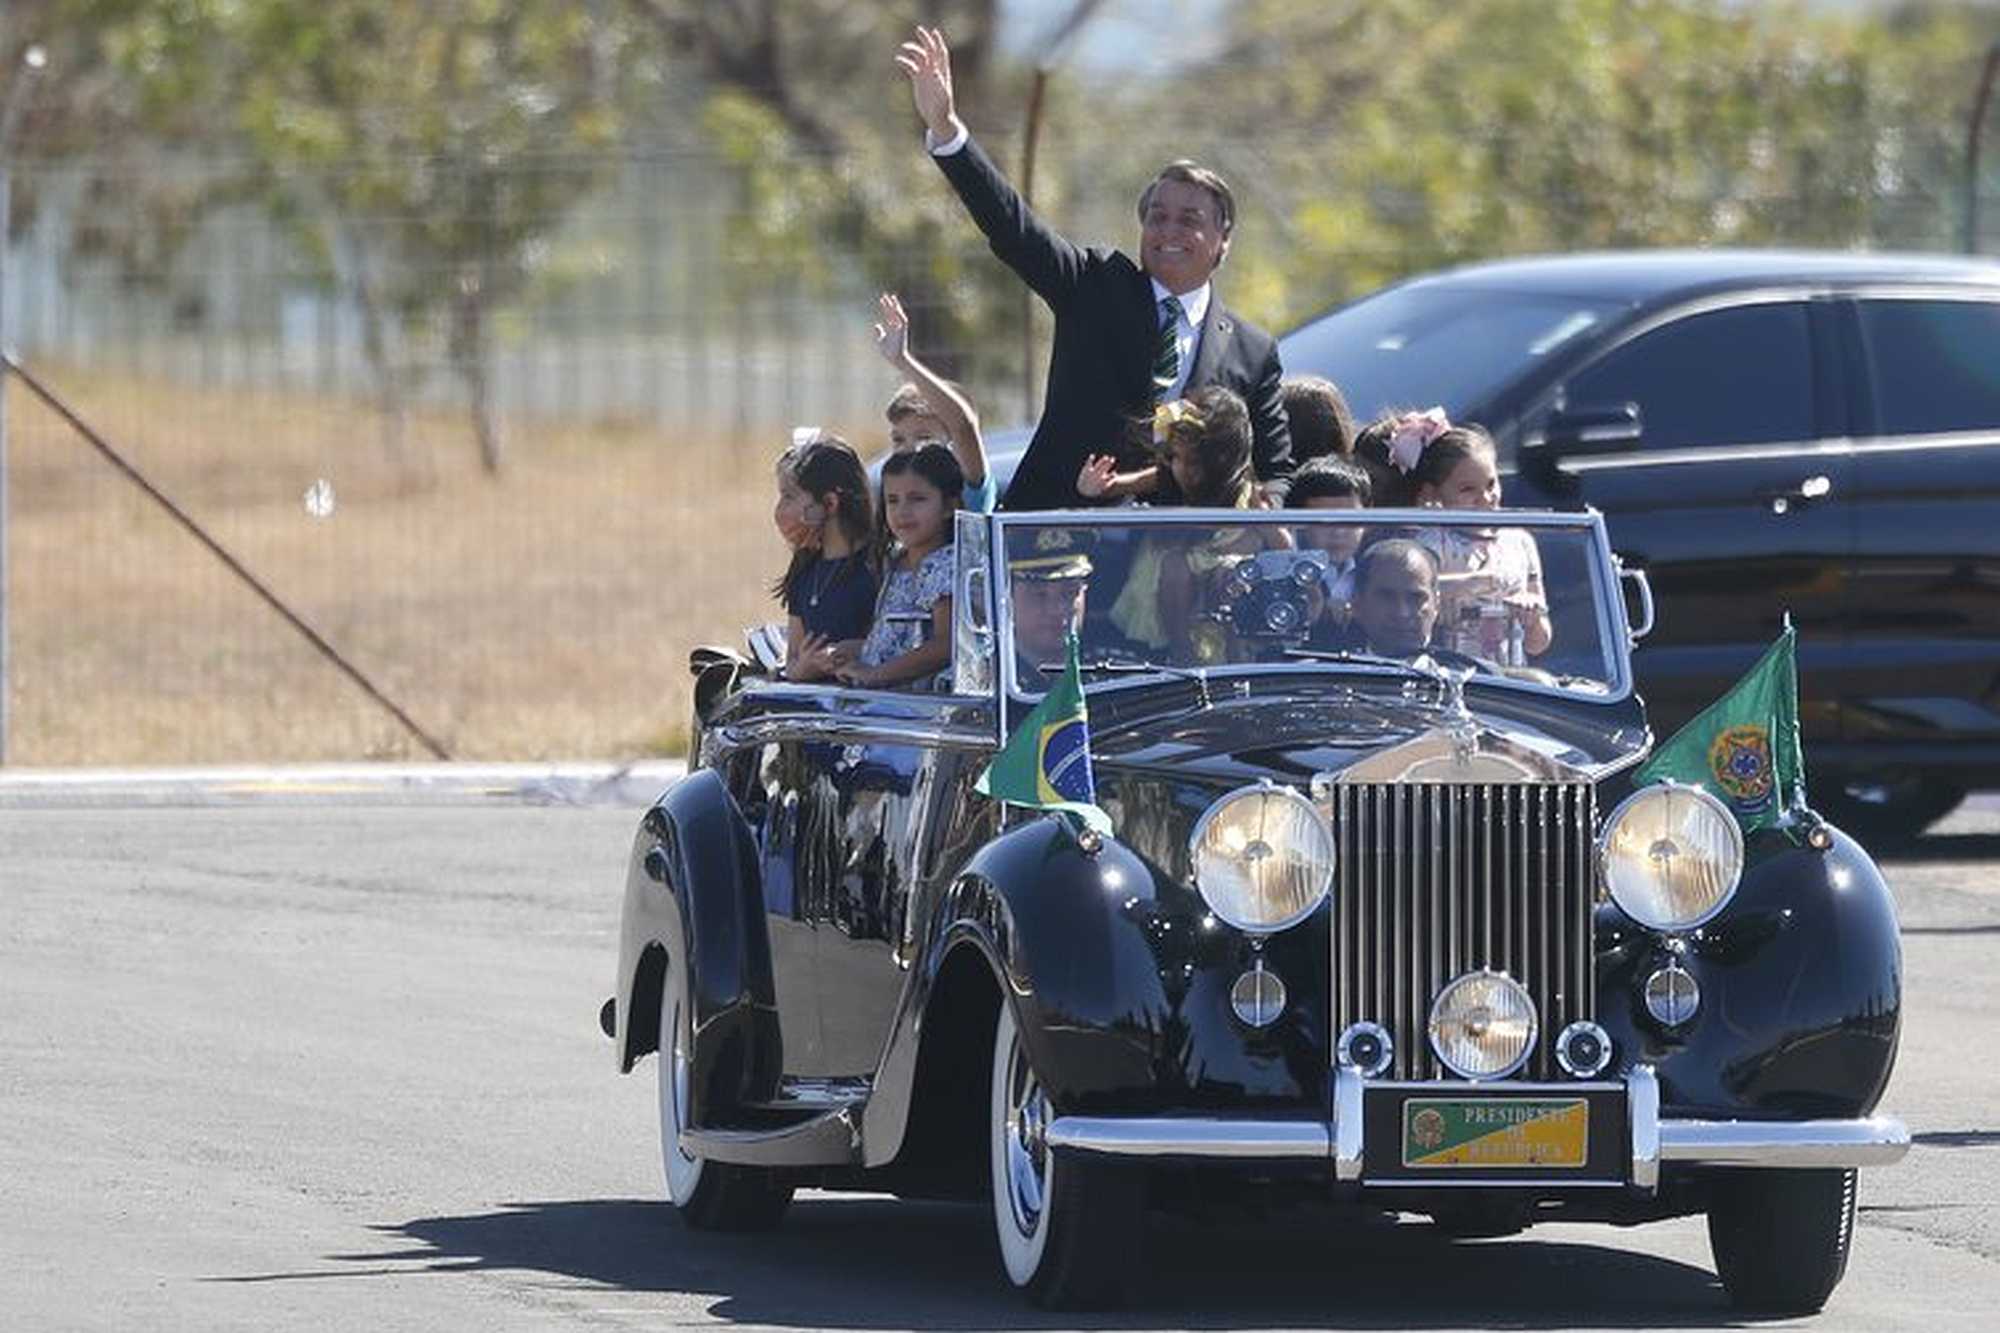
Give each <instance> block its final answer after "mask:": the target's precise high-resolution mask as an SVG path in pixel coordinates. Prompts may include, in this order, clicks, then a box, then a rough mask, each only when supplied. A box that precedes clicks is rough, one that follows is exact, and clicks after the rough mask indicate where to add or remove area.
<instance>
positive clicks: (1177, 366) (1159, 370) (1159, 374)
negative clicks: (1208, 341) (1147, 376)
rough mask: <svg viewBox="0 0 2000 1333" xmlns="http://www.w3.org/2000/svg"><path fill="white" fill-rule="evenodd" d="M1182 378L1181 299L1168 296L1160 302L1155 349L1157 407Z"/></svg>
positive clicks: (1154, 381)
mask: <svg viewBox="0 0 2000 1333" xmlns="http://www.w3.org/2000/svg"><path fill="white" fill-rule="evenodd" d="M1180 377H1181V299H1180V298H1179V297H1178V296H1168V297H1165V298H1163V299H1162V300H1161V301H1160V335H1159V342H1158V343H1157V344H1156V345H1155V346H1154V348H1153V402H1154V403H1155V404H1156V405H1157V404H1159V403H1163V402H1165V401H1166V399H1167V395H1168V394H1170V393H1172V392H1173V391H1174V381H1175V380H1177V379H1179V378H1180Z"/></svg>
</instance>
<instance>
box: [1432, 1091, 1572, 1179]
mask: <svg viewBox="0 0 2000 1333" xmlns="http://www.w3.org/2000/svg"><path fill="white" fill-rule="evenodd" d="M1589 1146H1590V1104H1589V1103H1588V1102H1586V1101H1584V1100H1583V1099H1582V1098H1560V1099H1550V1100H1542V1099H1532V1098H1525V1097H1521V1098H1502V1097H1491V1098H1466V1099H1463V1100H1457V1099H1450V1098H1441V1097H1439V1098H1433V1097H1411V1098H1409V1099H1408V1100H1407V1101H1405V1102H1404V1103H1403V1165H1404V1166H1408V1167H1426V1166H1449V1167H1456V1168H1459V1169H1464V1168H1466V1167H1474V1168H1477V1167H1511V1168H1517V1169H1518V1168H1520V1167H1524V1166H1532V1167H1557V1168H1561V1167H1581V1166H1583V1165H1585V1163H1586V1160H1587V1158H1588V1157H1589Z"/></svg>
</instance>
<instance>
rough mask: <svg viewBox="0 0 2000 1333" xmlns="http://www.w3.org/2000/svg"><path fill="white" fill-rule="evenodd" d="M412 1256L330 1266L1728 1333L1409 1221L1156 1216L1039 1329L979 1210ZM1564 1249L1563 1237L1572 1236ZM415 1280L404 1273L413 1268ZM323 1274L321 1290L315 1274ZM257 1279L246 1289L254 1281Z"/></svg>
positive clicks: (539, 1233)
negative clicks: (1123, 1266) (1130, 1251)
mask: <svg viewBox="0 0 2000 1333" xmlns="http://www.w3.org/2000/svg"><path fill="white" fill-rule="evenodd" d="M379 1230H381V1231H383V1232H384V1233H385V1234H387V1235H392V1236H397V1237H401V1238H404V1239H406V1240H408V1241H409V1242H412V1243H411V1244H410V1245H409V1246H407V1247H399V1248H392V1249H387V1250H383V1251H379V1252H375V1253H368V1254H345V1255H339V1256H334V1258H335V1260H336V1262H339V1263H343V1264H351V1265H354V1266H355V1268H354V1270H353V1271H357V1272H371V1271H383V1270H384V1266H388V1265H395V1266H396V1267H395V1268H394V1269H393V1271H397V1272H401V1273H409V1272H412V1271H417V1272H422V1271H433V1272H441V1273H457V1272H490V1271H501V1270H522V1271H527V1272H534V1273H546V1274H557V1275H561V1276H565V1277H569V1278H573V1279H580V1280H584V1281H588V1282H595V1283H602V1284H604V1285H605V1286H607V1287H610V1288H614V1289H619V1290H623V1291H628V1292H647V1291H656V1292H689V1293H698V1294H707V1295H712V1296H714V1297H715V1298H716V1300H715V1302H714V1304H712V1305H711V1306H710V1307H709V1313H710V1314H711V1315H713V1316H714V1317H716V1318H717V1319H723V1320H730V1321H734V1322H739V1323H746V1324H751V1323H755V1324H775V1325H781V1326H788V1327H795V1328H843V1329H847V1328H852V1329H867V1328H927V1329H929V1328H938V1329H970V1328H1014V1329H1046V1328H1073V1327H1077V1326H1079V1325H1080V1324H1081V1325H1083V1326H1088V1327H1092V1328H1114V1329H1115V1328H1138V1327H1153V1326H1158V1325H1160V1324H1162V1323H1166V1324H1170V1325H1172V1326H1174V1327H1176V1328H1190V1329H1211V1328H1215V1329H1220V1328H1230V1327H1235V1326H1238V1325H1243V1324H1255V1325H1259V1326H1278V1327H1306V1326H1310V1327H1315V1328H1325V1327H1332V1328H1395V1327H1409V1326H1411V1325H1412V1324H1420V1325H1427V1326H1434V1327H1446V1328H1452V1327H1490V1326H1493V1325H1495V1324H1499V1325H1505V1326H1508V1327H1516V1328H1544V1327H1559V1326H1569V1325H1574V1324H1577V1323H1579V1322H1580V1323H1585V1324H1590V1325H1600V1326H1602V1325H1609V1326H1631V1327H1658V1326H1700V1327H1727V1326H1732V1325H1736V1324H1739V1323H1742V1322H1746V1321H1744V1320H1742V1319H1741V1318H1740V1317H1739V1316H1738V1315H1737V1314H1736V1312H1734V1311H1732V1310H1730V1309H1729V1307H1728V1305H1727V1304H1726V1302H1725V1300H1724V1298H1723V1295H1722V1291H1721V1288H1720V1286H1719V1284H1718V1283H1717V1282H1716V1280H1715V1277H1714V1275H1713V1274H1711V1273H1709V1272H1708V1271H1706V1270H1705V1269H1701V1268H1695V1267H1691V1266H1689V1265H1686V1264H1682V1263H1678V1262H1676V1261H1673V1260H1669V1259H1662V1258H1658V1257H1656V1256H1653V1255H1647V1254H1638V1253H1634V1252H1632V1251H1629V1250H1623V1249H1620V1248H1618V1240H1619V1236H1620V1234H1621V1233H1619V1232H1616V1231H1613V1230H1611V1229H1610V1228H1606V1229H1605V1230H1604V1233H1603V1234H1604V1241H1603V1242H1602V1243H1601V1244H1596V1243H1593V1244H1579V1243H1574V1242H1571V1241H1544V1240H1538V1239H1536V1235H1537V1233H1535V1232H1532V1231H1531V1232H1529V1233H1527V1234H1526V1235H1525V1236H1521V1237H1515V1238H1512V1239H1509V1240H1503V1241H1484V1242H1471V1243H1458V1244H1451V1243H1448V1242H1445V1241H1442V1240H1440V1239H1438V1238H1437V1237H1436V1235H1435V1234H1434V1233H1433V1232H1432V1231H1431V1229H1430V1228H1429V1227H1428V1226H1426V1225H1424V1224H1421V1223H1416V1222H1408V1223H1404V1224H1403V1225H1392V1224H1390V1223H1389V1222H1387V1221H1386V1219H1385V1220H1383V1221H1380V1222H1370V1223H1363V1222H1355V1221H1351V1220H1348V1219H1347V1218H1346V1217H1345V1216H1344V1215H1341V1214H1336V1213H1333V1212H1331V1211H1327V1210H1318V1209H1300V1210H1296V1211H1292V1212H1288V1213H1283V1214H1279V1215H1277V1216H1274V1217H1271V1218H1264V1219H1254V1220H1240V1221H1230V1222H1224V1223H1221V1224H1217V1223H1213V1222H1210V1223H1206V1224H1196V1223H1192V1222H1187V1221H1182V1220H1179V1219H1172V1218H1160V1217H1155V1218H1153V1219H1152V1220H1151V1222H1150V1223H1149V1226H1148V1232H1147V1238H1146V1240H1147V1244H1146V1252H1145V1255H1144V1258H1143V1259H1141V1258H1140V1256H1139V1255H1138V1254H1137V1253H1136V1251H1135V1254H1134V1262H1135V1263H1143V1265H1144V1267H1143V1270H1142V1271H1143V1272H1144V1273H1145V1274H1146V1276H1145V1278H1144V1279H1143V1280H1142V1281H1141V1283H1140V1285H1139V1295H1138V1297H1137V1299H1136V1300H1135V1301H1134V1303H1133V1305H1132V1306H1131V1307H1130V1308H1129V1309H1126V1310H1124V1311H1120V1312H1118V1313H1115V1314H1111V1315H1099V1316H1078V1315H1075V1314H1050V1313H1047V1312H1044V1311H1040V1310H1036V1309H1034V1308H1033V1307H1031V1306H1029V1305H1027V1304H1026V1302H1025V1301H1024V1300H1022V1298H1020V1297H1019V1296H1017V1295H1016V1294H1015V1293H1014V1292H1013V1291H1012V1290H1011V1289H1010V1288H1009V1287H1008V1286H1007V1284H1006V1281H1005V1279H1004V1277H1003V1276H1002V1274H1001V1272H1000V1267H999V1260H998V1257H997V1256H996V1255H995V1253H994V1251H993V1241H992V1237H991V1232H990V1230H989V1223H988V1220H987V1213H986V1210H985V1208H984V1207H983V1206H977V1207H974V1206H962V1205H950V1204H935V1203H909V1202H898V1201H894V1200H887V1199H882V1198H855V1199H842V1198H826V1197H821V1196H814V1197H809V1198H805V1199H802V1200H801V1201H800V1202H798V1203H796V1204H794V1205H793V1207H792V1210H791V1212H790V1213H789V1214H788V1215H787V1217H786V1220H785V1224H784V1226H783V1227H782V1228H780V1229H779V1230H778V1231H776V1232H772V1233H767V1234H764V1235H758V1236H730V1235H718V1234H713V1233H706V1232H696V1231H690V1230H688V1229H687V1228H686V1227H684V1226H683V1225H682V1224H681V1222H680V1221H679V1219H678V1218H677V1217H675V1215H674V1214H673V1211H672V1210H671V1209H670V1208H669V1207H667V1206H666V1205H665V1204H663V1203H650V1202H639V1201H636V1200H602V1201H588V1200H578V1201H570V1202H539V1203H518V1204H509V1205H507V1206H505V1207H503V1208H501V1209H499V1210H498V1211H494V1212H487V1213H477V1214H473V1215H469V1216H462V1217H425V1218H417V1219H415V1220H412V1221H408V1222H404V1223H401V1224H397V1225H390V1226H383V1227H381V1228H379ZM1572 1234H1573V1233H1572ZM412 1264H416V1265H421V1267H417V1268H412V1267H408V1266H406V1265H412ZM321 1275H322V1276H324V1275H326V1274H325V1273H324V1270H322V1273H321ZM250 1280H255V1279H250Z"/></svg>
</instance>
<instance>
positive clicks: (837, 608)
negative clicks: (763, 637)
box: [772, 435, 876, 681]
mask: <svg viewBox="0 0 2000 1333" xmlns="http://www.w3.org/2000/svg"><path fill="white" fill-rule="evenodd" d="M772 519H773V520H774V521H775V522H776V523H777V525H778V531H779V532H781V533H783V534H784V536H785V540H786V541H788V542H790V543H791V545H792V562H791V564H790V565H789V566H787V567H786V569H785V572H784V575H783V577H781V578H780V579H779V580H778V582H777V584H776V585H775V586H774V588H773V589H772V591H773V592H774V593H776V595H777V598H778V600H779V601H780V602H781V603H783V604H784V608H785V612H786V616H787V619H786V625H785V679H786V680H798V681H806V680H826V679H828V678H830V677H831V676H832V675H833V673H834V672H835V671H836V670H837V669H839V668H840V667H841V666H843V665H845V664H846V663H848V662H851V661H852V660H853V659H854V655H855V653H856V651H857V650H858V649H859V648H860V646H861V641H862V640H863V639H865V638H866V637H867V636H868V629H869V626H870V624H871V623H872V622H873V619H874V614H875V593H876V580H875V568H874V564H873V562H872V557H871V552H870V549H869V548H870V542H869V536H870V533H871V532H872V530H873V528H874V522H875V515H874V506H873V504H872V503H871V502H870V500H869V496H868V474H867V472H866V471H865V470H864V469H863V468H862V466H861V458H860V456H859V455H857V454H856V453H855V452H854V450H853V448H852V447H850V446H849V445H848V443H847V442H846V441H845V440H842V439H839V438H837V437H835V436H832V435H819V436H816V437H814V438H813V439H811V440H809V441H807V442H806V443H804V444H801V445H796V446H794V447H793V448H791V449H788V450H787V451H786V452H785V454H784V456H783V457H781V458H780V459H779V460H778V506H777V509H776V511H775V512H774V513H773V514H772Z"/></svg>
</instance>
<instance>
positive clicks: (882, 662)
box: [839, 444, 965, 686]
mask: <svg viewBox="0 0 2000 1333" xmlns="http://www.w3.org/2000/svg"><path fill="white" fill-rule="evenodd" d="M964 491H965V474H964V473H963V472H962V471H961V470H960V469H959V466H958V459H957V458H955V457H953V455H952V452H951V450H950V449H949V448H947V447H945V446H944V445H941V444H926V445H922V446H920V447H918V448H916V449H913V450H911V451H909V452H908V453H898V454H891V455H890V456H889V458H888V460H887V461H886V462H885V463H883V464H882V514H883V517H884V518H885V520H886V521H887V523H888V528H889V535H890V537H891V538H893V539H894V541H895V545H894V547H893V548H892V553H891V557H890V560H889V562H888V566H887V568H886V570H885V573H884V578H883V582H882V595H881V598H880V599H879V600H878V601H877V602H876V604H875V623H874V625H873V627H872V628H870V630H869V631H868V638H867V640H866V642H864V643H863V644H862V645H861V652H860V655H859V656H858V657H857V658H856V660H854V661H853V662H851V663H849V664H847V665H846V666H843V667H842V668H841V669H840V673H839V674H840V678H841V679H842V680H844V681H846V682H848V683H849V684H850V685H865V686H884V685H902V684H906V683H918V684H928V683H929V682H930V681H931V679H932V678H934V677H935V676H937V674H938V673H939V672H940V671H942V670H943V669H944V668H945V666H946V665H947V664H949V662H950V661H951V573H952V560H951V523H952V514H953V513H954V511H956V510H957V508H958V505H959V500H960V499H961V498H962V497H963V495H964Z"/></svg>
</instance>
